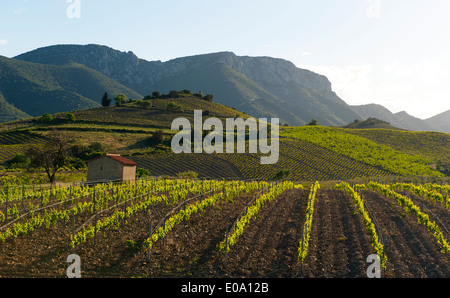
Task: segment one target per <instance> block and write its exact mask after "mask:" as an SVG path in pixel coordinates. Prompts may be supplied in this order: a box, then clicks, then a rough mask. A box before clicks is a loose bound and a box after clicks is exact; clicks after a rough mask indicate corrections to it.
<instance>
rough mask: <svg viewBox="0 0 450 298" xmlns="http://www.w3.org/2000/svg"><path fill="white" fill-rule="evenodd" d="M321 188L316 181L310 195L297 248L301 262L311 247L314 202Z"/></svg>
mask: <svg viewBox="0 0 450 298" xmlns="http://www.w3.org/2000/svg"><path fill="white" fill-rule="evenodd" d="M319 189H320V184H319V182H318V181H316V182H315V183H314V184H313V185H311V190H310V192H309V196H308V206H307V208H306V219H305V223H304V225H303V233H302V238H301V239H300V244H299V247H298V249H297V255H298V260H299V261H300V262H302V264H303V262H304V261H305V258H306V256H307V255H308V247H309V239H310V237H311V227H312V220H313V215H314V203H315V202H316V200H317V198H316V194H317V191H318V190H319Z"/></svg>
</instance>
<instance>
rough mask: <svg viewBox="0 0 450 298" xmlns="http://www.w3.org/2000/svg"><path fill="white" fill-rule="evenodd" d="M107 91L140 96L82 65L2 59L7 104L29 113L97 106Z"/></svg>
mask: <svg viewBox="0 0 450 298" xmlns="http://www.w3.org/2000/svg"><path fill="white" fill-rule="evenodd" d="M105 91H107V92H108V93H110V94H111V95H112V96H114V95H115V94H118V93H124V94H126V95H127V96H131V97H141V96H140V95H139V94H138V93H136V92H134V91H132V90H130V89H128V88H126V87H124V86H122V85H121V84H119V83H117V82H115V81H113V80H112V79H110V78H108V77H106V76H104V75H102V74H100V73H99V72H97V71H94V70H92V69H89V68H87V67H85V66H82V65H79V64H71V65H64V66H52V65H43V64H37V63H30V62H24V61H19V60H15V59H9V58H5V57H1V56H0V93H1V94H2V95H3V97H4V99H5V100H6V102H8V103H9V104H11V105H14V107H15V108H16V109H18V110H20V111H22V112H24V113H26V114H29V115H32V116H39V115H42V114H43V113H58V112H67V111H72V110H81V109H89V108H94V107H98V106H100V104H99V102H100V100H101V98H102V96H103V93H104V92H105ZM44 107H45V109H44ZM4 117H5V116H4ZM5 118H6V117H5ZM15 118H19V117H15Z"/></svg>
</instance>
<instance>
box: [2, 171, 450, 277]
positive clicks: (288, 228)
mask: <svg viewBox="0 0 450 298" xmlns="http://www.w3.org/2000/svg"><path fill="white" fill-rule="evenodd" d="M449 196H450V187H449V186H448V185H446V184H444V185H441V184H434V183H427V184H412V183H400V182H398V183H393V184H390V185H387V184H381V183H378V182H369V183H367V184H356V185H353V184H350V183H348V182H339V183H334V184H333V185H331V186H329V183H321V182H315V183H303V184H298V183H294V182H292V181H279V182H268V181H258V180H225V179H219V180H203V179H162V178H159V179H156V178H155V179H148V180H139V181H137V182H136V183H125V184H113V183H108V184H98V185H95V186H91V187H88V186H85V185H78V186H75V185H72V186H70V187H62V188H50V189H40V188H39V189H32V188H25V187H15V186H7V187H4V188H3V189H1V190H0V268H1V270H0V277H61V278H64V277H66V269H67V267H68V265H69V264H68V263H67V257H68V256H69V255H71V254H77V255H79V256H80V258H81V270H82V273H81V274H82V277H169V278H172V277H208V278H209V277H275V278H277V277H311V278H316V277H349V278H357V277H362V278H364V277H367V268H368V266H369V264H368V263H367V258H368V257H369V256H370V255H378V257H379V260H380V264H381V268H382V277H384V278H390V277H400V278H409V277H419V278H421V277H444V278H445V277H450V262H449V260H448V258H449V255H450V246H449V242H448V239H449V237H450V234H449V230H448V229H449V227H450V218H449V214H448V212H449V209H450V202H449V201H450V200H449Z"/></svg>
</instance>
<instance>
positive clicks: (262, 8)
mask: <svg viewBox="0 0 450 298" xmlns="http://www.w3.org/2000/svg"><path fill="white" fill-rule="evenodd" d="M75 1H79V3H80V8H81V10H80V15H79V16H80V18H69V16H68V14H67V8H68V7H69V6H70V5H72V4H73V3H75ZM71 2H72V3H69V0H0V55H3V56H7V57H13V56H16V55H18V54H21V53H24V52H27V51H30V50H33V49H35V48H38V47H43V46H48V45H53V44H89V43H96V44H102V45H107V46H110V47H112V48H115V49H118V50H121V51H133V52H134V53H135V54H136V55H137V56H138V57H140V58H143V59H147V60H162V61H167V60H170V59H173V58H177V57H182V56H189V55H196V54H203V53H211V52H218V51H232V52H234V53H236V54H237V55H249V56H272V57H277V58H284V59H287V60H290V61H292V62H293V63H294V64H296V65H297V66H298V67H302V68H307V69H310V70H313V71H315V72H318V73H321V74H324V75H326V76H327V77H328V78H329V79H330V81H331V82H332V84H333V89H334V90H335V91H336V92H337V93H338V95H339V96H341V97H342V98H343V99H344V100H345V101H346V102H348V103H349V104H364V103H379V104H383V105H384V106H386V107H387V108H389V109H390V110H391V111H393V112H398V111H401V110H406V111H407V112H409V113H410V114H412V115H414V116H416V117H420V118H426V117H430V116H433V115H435V114H437V113H439V112H442V111H445V110H448V109H450V84H449V83H448V82H449V81H450V57H449V48H450V35H449V34H448V33H447V31H448V28H450V18H448V17H447V15H448V14H449V13H450V1H448V0H320V1H313V0H309V1H304V0H278V1H269V0H240V1H237V0H203V1H201V0H164V1H148V0H147V1H143V0H128V1H123V0H71ZM72 12H76V10H73V11H72Z"/></svg>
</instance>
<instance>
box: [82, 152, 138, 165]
mask: <svg viewBox="0 0 450 298" xmlns="http://www.w3.org/2000/svg"><path fill="white" fill-rule="evenodd" d="M103 157H109V158H111V159H113V160H115V161H118V162H120V163H121V164H123V165H125V166H137V163H135V162H134V161H132V160H129V159H128V158H125V157H122V156H120V155H117V154H107V155H103V156H99V157H96V158H94V159H91V160H88V161H87V162H86V163H90V162H91V161H94V160H97V159H100V158H103Z"/></svg>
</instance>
